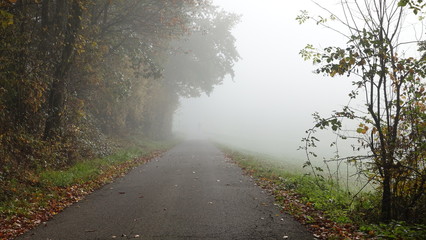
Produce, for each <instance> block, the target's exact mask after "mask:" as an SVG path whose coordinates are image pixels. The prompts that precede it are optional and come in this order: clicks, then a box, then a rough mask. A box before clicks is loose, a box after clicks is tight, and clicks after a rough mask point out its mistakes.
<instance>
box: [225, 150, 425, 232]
mask: <svg viewBox="0 0 426 240" xmlns="http://www.w3.org/2000/svg"><path fill="white" fill-rule="evenodd" d="M218 146H219V147H220V148H221V149H222V151H223V152H224V153H225V154H226V155H227V156H228V157H229V158H231V159H232V160H233V161H234V162H236V163H237V164H238V165H239V166H240V167H241V168H242V169H243V170H244V171H245V172H247V173H249V174H250V175H251V176H253V177H254V178H255V179H257V180H258V183H260V185H263V187H266V188H269V189H272V192H273V193H274V195H275V199H276V201H277V202H278V203H281V204H282V202H283V201H284V199H283V198H285V197H286V196H282V194H281V195H280V191H290V192H294V193H295V194H297V195H298V199H300V200H301V201H302V203H303V204H305V205H307V206H313V208H314V209H316V210H318V211H320V212H322V213H324V214H325V216H326V217H327V219H329V220H331V221H334V222H336V223H337V224H340V225H350V226H354V227H355V229H358V230H355V231H363V232H364V233H365V234H364V235H362V236H364V237H365V239H370V238H375V239H425V237H424V236H426V227H425V226H424V225H412V224H407V223H403V222H392V223H390V224H375V223H374V222H377V219H378V216H379V212H378V207H377V206H379V200H380V196H378V194H377V193H375V192H364V193H360V194H359V195H357V196H356V197H354V195H353V194H351V193H349V192H348V191H347V190H346V189H345V188H341V187H339V185H338V184H336V183H334V182H329V181H324V180H323V181H318V180H316V178H314V177H313V176H310V175H307V174H305V173H303V171H301V170H300V169H294V168H292V167H290V168H289V167H287V165H286V164H285V162H283V161H277V160H276V159H272V158H269V157H267V156H266V155H257V154H253V153H250V154H247V153H246V152H241V151H235V150H234V149H230V148H228V147H226V146H223V145H218ZM301 165H302V164H301ZM267 185H268V186H267ZM271 185H272V187H271ZM290 209H291V208H290ZM288 212H289V213H291V214H292V211H291V210H290V211H288ZM304 215H305V216H304V218H305V219H304V223H305V224H309V221H310V218H311V217H310V216H309V214H306V212H305V213H304ZM312 221H314V219H313V218H312ZM357 226H361V227H359V228H358V227H357ZM352 229H353V228H352ZM364 237H363V238H364ZM327 239H328V238H327ZM330 239H334V238H333V237H331V238H330ZM336 239H339V238H336Z"/></svg>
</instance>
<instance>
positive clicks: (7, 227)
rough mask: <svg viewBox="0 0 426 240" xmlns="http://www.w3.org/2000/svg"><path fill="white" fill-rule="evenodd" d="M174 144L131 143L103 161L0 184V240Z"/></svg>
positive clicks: (30, 174) (89, 161)
mask: <svg viewBox="0 0 426 240" xmlns="http://www.w3.org/2000/svg"><path fill="white" fill-rule="evenodd" d="M176 143H177V141H162V142H161V141H152V140H148V139H137V138H135V139H131V140H130V141H129V142H127V143H126V147H123V148H122V149H121V150H118V151H116V152H115V153H114V154H111V155H109V156H106V157H102V158H96V159H86V160H82V161H79V162H77V163H76V164H74V165H73V166H70V167H68V168H65V169H59V170H58V169H41V168H40V169H39V170H36V171H33V172H29V171H27V172H24V173H22V174H25V178H22V179H24V180H22V179H19V180H18V179H12V180H10V181H8V182H3V183H2V184H0V226H1V227H0V239H13V237H16V236H17V235H20V234H22V233H23V232H25V231H26V230H28V229H31V228H32V227H34V226H36V225H38V224H40V223H41V222H44V221H46V220H47V219H49V218H51V217H52V216H53V215H55V214H57V213H58V212H60V211H61V210H62V209H64V208H65V207H67V206H69V205H70V204H72V203H73V202H77V201H79V200H80V199H82V198H83V197H84V196H85V195H87V194H88V193H90V192H92V191H94V190H95V189H97V188H99V187H101V186H103V185H104V184H106V183H109V182H111V181H113V180H114V179H115V178H117V177H120V176H123V175H124V174H125V173H127V172H128V171H129V170H130V169H132V168H133V167H135V166H138V165H140V164H143V163H145V162H147V161H149V160H151V159H152V158H154V157H156V156H159V155H160V154H161V153H162V152H164V151H165V150H167V149H169V148H171V147H172V146H173V145H175V144H176Z"/></svg>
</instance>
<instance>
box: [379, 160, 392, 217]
mask: <svg viewBox="0 0 426 240" xmlns="http://www.w3.org/2000/svg"><path fill="white" fill-rule="evenodd" d="M386 168H387V169H384V170H383V172H384V177H383V194H382V209H381V220H382V221H383V222H389V221H390V220H391V219H392V192H391V177H390V173H389V168H388V166H386Z"/></svg>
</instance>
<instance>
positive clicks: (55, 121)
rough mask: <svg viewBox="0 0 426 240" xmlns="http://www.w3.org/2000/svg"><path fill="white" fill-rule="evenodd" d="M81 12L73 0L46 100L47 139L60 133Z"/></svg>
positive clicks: (45, 135)
mask: <svg viewBox="0 0 426 240" xmlns="http://www.w3.org/2000/svg"><path fill="white" fill-rule="evenodd" d="M82 14H83V10H82V6H81V5H80V1H79V0H73V1H72V4H71V11H70V14H69V16H68V21H67V24H66V29H65V38H64V47H63V49H62V56H61V61H60V62H59V63H58V64H57V66H56V70H55V73H54V76H53V82H52V85H51V88H50V93H49V101H48V104H49V105H48V109H47V110H48V117H47V119H46V125H45V129H44V138H45V139H49V138H52V137H54V136H56V135H58V134H59V135H60V134H61V131H60V127H61V123H62V119H63V114H64V112H63V110H64V103H65V94H66V79H67V75H68V71H69V69H70V67H71V65H72V60H73V55H74V44H75V41H76V35H77V32H78V30H79V29H80V25H81V17H82Z"/></svg>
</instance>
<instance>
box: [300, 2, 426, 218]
mask: <svg viewBox="0 0 426 240" xmlns="http://www.w3.org/2000/svg"><path fill="white" fill-rule="evenodd" d="M402 2H407V1H402ZM411 3H415V1H412V2H411ZM419 3H421V1H419ZM405 5H406V4H403V3H398V2H397V1H390V2H389V1H384V0H379V1H362V3H360V2H358V1H355V2H351V3H349V2H348V1H341V7H342V9H343V13H344V15H343V17H342V18H339V17H338V16H335V15H332V17H331V19H333V20H335V21H338V22H340V23H342V24H343V25H344V26H345V27H346V29H347V30H348V34H344V33H342V32H341V31H340V33H342V34H343V35H344V36H345V37H347V39H348V43H347V45H346V46H345V47H327V48H325V49H323V50H322V51H320V50H317V49H315V48H313V46H312V45H308V46H307V47H306V48H305V49H304V50H302V51H301V55H302V57H303V58H304V59H305V60H307V59H312V60H313V62H314V64H320V67H319V68H318V70H317V73H323V74H325V75H328V76H331V77H334V76H337V75H347V76H350V75H355V76H358V78H359V80H357V81H354V82H353V84H354V86H355V87H356V89H355V90H354V91H352V92H351V93H350V94H349V96H350V98H351V99H360V98H362V99H364V104H365V105H364V106H365V108H364V109H362V110H359V109H357V108H356V107H352V106H351V105H348V106H345V107H344V108H343V109H342V110H341V111H336V112H334V114H333V115H332V116H331V117H329V118H321V117H320V116H319V115H318V114H315V120H316V125H315V127H314V128H312V129H310V130H308V136H307V137H306V138H304V139H303V141H304V142H305V146H304V149H305V150H306V151H307V154H308V159H309V158H310V157H311V156H315V153H314V152H312V151H311V150H310V149H311V148H312V147H315V146H316V142H318V141H319V140H318V139H317V138H316V137H315V136H314V134H315V132H316V131H317V129H326V128H329V127H331V128H332V130H333V131H334V132H335V133H336V134H337V135H338V136H339V138H340V139H343V140H347V139H356V141H357V146H354V150H358V151H362V154H361V153H360V154H358V155H353V156H348V157H343V158H342V157H340V156H337V157H336V159H334V160H344V161H347V162H351V163H353V164H357V166H363V167H362V169H360V171H361V172H364V173H365V174H366V176H367V177H368V179H370V180H371V181H374V182H376V183H378V184H379V186H380V190H381V194H382V195H381V220H382V221H385V222H387V221H390V220H392V219H401V220H411V221H420V222H422V221H423V222H424V221H425V220H426V215H425V214H424V210H425V208H424V206H425V203H426V196H425V192H426V158H425V157H426V144H425V143H426V115H425V110H426V93H425V81H424V78H425V76H426V61H425V59H424V58H422V57H421V55H420V54H419V52H416V53H414V55H415V56H412V57H408V56H407V55H408V54H403V52H402V49H401V48H402V46H403V45H405V44H416V43H417V44H418V43H419V41H418V40H417V39H415V40H414V41H412V42H401V41H400V35H401V32H402V30H403V29H404V19H405V17H406V14H407V9H408V8H407V7H405ZM411 6H413V5H411ZM308 19H311V20H314V21H316V23H317V24H321V25H325V26H327V27H329V25H328V22H327V19H325V18H320V19H315V18H312V17H310V16H309V15H307V13H306V12H303V14H302V15H301V16H299V17H298V20H299V21H300V22H304V21H306V20H308ZM416 55H417V56H416ZM343 120H351V121H357V122H358V127H357V129H356V130H355V131H352V132H348V131H343V130H342V125H343V123H342V121H343ZM361 163H363V164H362V165H361ZM307 164H308V165H310V164H311V162H310V161H308V163H307Z"/></svg>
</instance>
